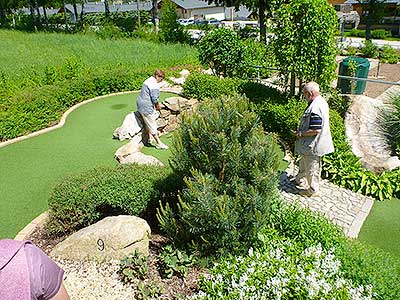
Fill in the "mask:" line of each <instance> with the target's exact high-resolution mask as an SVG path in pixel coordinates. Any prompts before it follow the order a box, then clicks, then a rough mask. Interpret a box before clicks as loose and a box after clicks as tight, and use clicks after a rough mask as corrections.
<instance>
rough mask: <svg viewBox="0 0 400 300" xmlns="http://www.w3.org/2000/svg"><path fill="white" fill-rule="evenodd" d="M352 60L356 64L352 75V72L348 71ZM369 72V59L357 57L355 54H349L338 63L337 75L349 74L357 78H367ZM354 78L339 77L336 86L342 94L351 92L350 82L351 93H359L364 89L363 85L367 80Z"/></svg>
mask: <svg viewBox="0 0 400 300" xmlns="http://www.w3.org/2000/svg"><path fill="white" fill-rule="evenodd" d="M351 60H353V61H355V62H356V64H357V69H356V72H355V74H354V76H352V74H349V73H348V69H349V64H350V61H351ZM368 72H369V61H368V59H366V58H362V57H357V56H349V57H346V58H345V59H344V60H343V61H342V62H341V63H340V65H339V75H343V76H351V77H358V78H368ZM355 81H356V83H354V80H349V79H344V78H339V79H338V85H337V87H338V88H339V89H340V90H341V91H342V93H343V94H352V91H351V88H352V86H351V82H353V89H354V90H353V93H354V94H356V95H361V94H362V93H364V91H365V86H366V85H367V82H366V81H364V80H355Z"/></svg>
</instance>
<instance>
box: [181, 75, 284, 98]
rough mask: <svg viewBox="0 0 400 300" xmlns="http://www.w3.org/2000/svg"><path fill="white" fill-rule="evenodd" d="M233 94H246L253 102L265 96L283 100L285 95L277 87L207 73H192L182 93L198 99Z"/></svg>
mask: <svg viewBox="0 0 400 300" xmlns="http://www.w3.org/2000/svg"><path fill="white" fill-rule="evenodd" d="M234 94H243V95H246V97H247V98H249V99H250V101H251V102H253V103H261V102H263V101H264V100H265V99H266V98H269V99H275V101H279V100H281V102H280V103H283V102H284V100H285V97H284V96H282V93H281V92H279V91H278V90H277V89H274V88H271V87H268V86H266V85H264V84H260V83H257V82H254V81H250V80H244V79H238V78H220V77H217V76H214V75H209V74H203V73H194V74H192V75H190V76H189V77H188V79H187V80H186V81H185V84H184V85H183V95H184V96H185V97H187V98H195V99H198V100H204V99H206V98H218V97H221V96H224V95H226V96H231V95H234Z"/></svg>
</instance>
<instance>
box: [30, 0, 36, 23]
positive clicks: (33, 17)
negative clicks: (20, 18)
mask: <svg viewBox="0 0 400 300" xmlns="http://www.w3.org/2000/svg"><path fill="white" fill-rule="evenodd" d="M29 11H30V15H31V20H32V26H33V28H32V29H35V28H36V17H35V8H34V4H33V3H32V1H29Z"/></svg>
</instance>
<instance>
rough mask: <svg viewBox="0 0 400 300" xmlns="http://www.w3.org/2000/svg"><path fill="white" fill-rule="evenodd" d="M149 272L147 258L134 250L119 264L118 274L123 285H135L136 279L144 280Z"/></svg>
mask: <svg viewBox="0 0 400 300" xmlns="http://www.w3.org/2000/svg"><path fill="white" fill-rule="evenodd" d="M148 272H149V264H148V262H147V257H146V256H144V255H143V254H141V253H139V252H137V251H136V250H135V252H134V253H132V254H131V255H128V256H126V257H124V258H123V259H122V260H121V261H120V263H119V270H118V273H119V275H120V277H121V279H122V281H123V282H125V283H136V281H137V279H141V280H143V279H145V278H146V276H147V273H148Z"/></svg>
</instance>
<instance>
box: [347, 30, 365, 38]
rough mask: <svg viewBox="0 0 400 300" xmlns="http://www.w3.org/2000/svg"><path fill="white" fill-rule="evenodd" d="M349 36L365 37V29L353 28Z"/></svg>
mask: <svg viewBox="0 0 400 300" xmlns="http://www.w3.org/2000/svg"><path fill="white" fill-rule="evenodd" d="M348 35H349V36H358V37H365V30H361V29H355V28H353V29H351V30H350V31H349V33H348Z"/></svg>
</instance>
